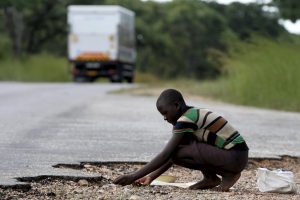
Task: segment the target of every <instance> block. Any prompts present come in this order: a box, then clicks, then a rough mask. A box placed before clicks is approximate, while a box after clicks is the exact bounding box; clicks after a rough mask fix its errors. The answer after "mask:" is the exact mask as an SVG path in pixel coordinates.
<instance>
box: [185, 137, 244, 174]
mask: <svg viewBox="0 0 300 200" xmlns="http://www.w3.org/2000/svg"><path fill="white" fill-rule="evenodd" d="M191 145H192V148H193V155H192V157H193V159H194V161H195V162H196V163H197V165H198V166H199V168H200V170H201V171H202V172H203V173H204V174H205V173H207V174H210V173H213V174H219V175H221V176H223V175H225V176H226V174H228V175H230V174H236V173H239V172H241V171H242V170H243V169H244V168H245V167H246V165H247V162H248V150H236V149H230V150H225V149H220V148H218V147H215V146H212V145H209V144H206V143H201V142H193V143H192V144H191Z"/></svg>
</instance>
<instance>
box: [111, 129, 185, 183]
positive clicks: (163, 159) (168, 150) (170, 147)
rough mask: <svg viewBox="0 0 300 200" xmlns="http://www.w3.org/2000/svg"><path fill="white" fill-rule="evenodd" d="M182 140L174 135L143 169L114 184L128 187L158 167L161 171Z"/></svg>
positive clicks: (115, 181)
mask: <svg viewBox="0 0 300 200" xmlns="http://www.w3.org/2000/svg"><path fill="white" fill-rule="evenodd" d="M182 138H183V134H182V135H177V134H174V135H173V136H172V138H171V139H170V141H169V142H168V144H167V145H166V147H165V148H164V149H163V151H162V152H161V153H159V154H158V155H157V156H156V157H155V158H154V159H153V160H151V161H150V162H149V163H148V164H146V165H145V166H144V167H143V168H141V169H139V170H138V171H136V172H134V173H131V174H128V175H123V176H120V177H118V178H117V179H115V180H114V183H115V184H119V185H128V184H131V183H133V182H134V181H135V180H137V179H139V178H141V177H143V176H145V175H147V174H149V173H151V172H153V171H155V170H157V169H158V168H160V167H162V169H163V165H164V164H166V163H167V162H169V160H170V159H171V157H172V154H173V153H174V152H175V150H176V148H177V146H178V145H179V144H180V143H181V141H182ZM166 166H167V164H166ZM158 172H159V171H158Z"/></svg>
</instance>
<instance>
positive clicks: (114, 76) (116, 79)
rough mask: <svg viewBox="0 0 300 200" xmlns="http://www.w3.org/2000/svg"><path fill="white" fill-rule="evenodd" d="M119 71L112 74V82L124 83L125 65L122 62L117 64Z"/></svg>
mask: <svg viewBox="0 0 300 200" xmlns="http://www.w3.org/2000/svg"><path fill="white" fill-rule="evenodd" d="M116 68H117V72H116V73H115V74H112V75H111V76H110V81H111V82H112V83H122V81H123V67H122V65H121V64H118V65H117V67H116Z"/></svg>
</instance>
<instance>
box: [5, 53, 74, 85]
mask: <svg viewBox="0 0 300 200" xmlns="http://www.w3.org/2000/svg"><path fill="white" fill-rule="evenodd" d="M69 70H70V69H69V66H68V62H67V59H66V58H62V57H56V56H52V55H48V54H41V55H36V56H30V57H28V58H22V59H20V60H17V59H13V58H7V57H6V58H5V59H2V60H0V80H2V81H28V82H41V81H43V82H63V81H70V80H71V76H70V72H69Z"/></svg>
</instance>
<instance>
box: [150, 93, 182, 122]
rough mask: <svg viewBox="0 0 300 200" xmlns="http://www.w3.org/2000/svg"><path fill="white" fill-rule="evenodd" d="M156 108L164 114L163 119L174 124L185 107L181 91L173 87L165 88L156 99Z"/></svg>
mask: <svg viewBox="0 0 300 200" xmlns="http://www.w3.org/2000/svg"><path fill="white" fill-rule="evenodd" d="M156 107H157V110H158V111H159V112H160V113H161V114H162V115H163V116H164V120H167V121H168V122H169V123H171V124H173V125H175V124H176V121H177V120H178V118H179V117H180V116H181V115H182V114H183V112H184V111H185V108H186V104H185V101H184V99H183V97H182V95H181V93H180V92H179V91H177V90H175V89H166V90H164V91H163V92H162V93H161V94H160V95H159V97H158V99H157V101H156Z"/></svg>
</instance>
